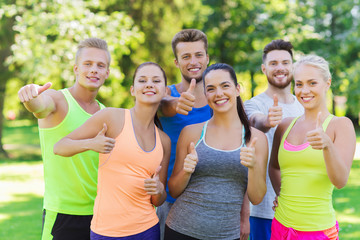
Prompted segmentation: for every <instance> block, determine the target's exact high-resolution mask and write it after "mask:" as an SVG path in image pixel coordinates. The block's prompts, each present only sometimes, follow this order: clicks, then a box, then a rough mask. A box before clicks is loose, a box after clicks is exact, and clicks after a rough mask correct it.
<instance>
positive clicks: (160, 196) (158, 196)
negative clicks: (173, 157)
mask: <svg viewBox="0 0 360 240" xmlns="http://www.w3.org/2000/svg"><path fill="white" fill-rule="evenodd" d="M159 132H160V137H161V143H162V146H163V150H164V155H163V159H162V161H161V164H160V166H159V168H158V169H157V171H156V172H155V174H154V175H153V176H152V177H151V178H148V179H145V181H144V188H145V191H146V192H147V194H149V195H151V203H152V204H153V205H155V206H157V207H158V206H160V205H161V204H163V203H164V202H165V200H166V196H167V194H166V190H165V189H166V180H167V171H168V167H169V160H170V152H171V141H170V138H169V137H168V136H167V135H166V134H165V133H164V132H162V131H159Z"/></svg>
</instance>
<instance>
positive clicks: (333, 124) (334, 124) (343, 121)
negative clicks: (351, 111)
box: [329, 116, 354, 131]
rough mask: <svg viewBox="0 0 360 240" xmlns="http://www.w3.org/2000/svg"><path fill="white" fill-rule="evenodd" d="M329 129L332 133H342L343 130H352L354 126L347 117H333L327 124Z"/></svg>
mask: <svg viewBox="0 0 360 240" xmlns="http://www.w3.org/2000/svg"><path fill="white" fill-rule="evenodd" d="M329 128H331V129H333V130H334V131H342V130H344V128H351V129H354V124H353V123H352V121H351V120H350V119H349V118H348V117H337V116H333V118H332V119H331V121H330V123H329Z"/></svg>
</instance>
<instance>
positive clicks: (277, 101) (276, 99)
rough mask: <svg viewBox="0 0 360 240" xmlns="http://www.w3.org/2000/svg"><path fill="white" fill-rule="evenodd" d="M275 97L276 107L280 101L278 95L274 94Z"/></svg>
mask: <svg viewBox="0 0 360 240" xmlns="http://www.w3.org/2000/svg"><path fill="white" fill-rule="evenodd" d="M273 98H274V107H277V106H278V103H279V100H278V97H277V95H276V94H274V96H273Z"/></svg>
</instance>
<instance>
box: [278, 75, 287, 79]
mask: <svg viewBox="0 0 360 240" xmlns="http://www.w3.org/2000/svg"><path fill="white" fill-rule="evenodd" d="M276 77H279V78H282V77H285V75H276Z"/></svg>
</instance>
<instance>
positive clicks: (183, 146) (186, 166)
mask: <svg viewBox="0 0 360 240" xmlns="http://www.w3.org/2000/svg"><path fill="white" fill-rule="evenodd" d="M201 128H202V125H200V127H199V125H198V124H197V125H192V126H187V127H185V128H184V129H183V130H182V131H181V133H180V136H179V140H178V143H177V146H176V160H175V164H174V169H173V172H172V174H171V177H170V179H169V182H168V186H169V192H170V195H171V196H172V197H173V198H177V197H178V196H180V195H181V194H182V193H183V191H184V189H185V188H186V186H187V185H188V183H189V180H190V177H191V175H192V173H193V172H194V171H195V167H196V164H197V161H198V159H197V153H196V151H195V152H194V151H193V150H194V149H193V148H194V146H191V145H192V144H191V143H193V144H195V143H196V140H197V139H199V137H200V134H201ZM199 129H200V131H199Z"/></svg>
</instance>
